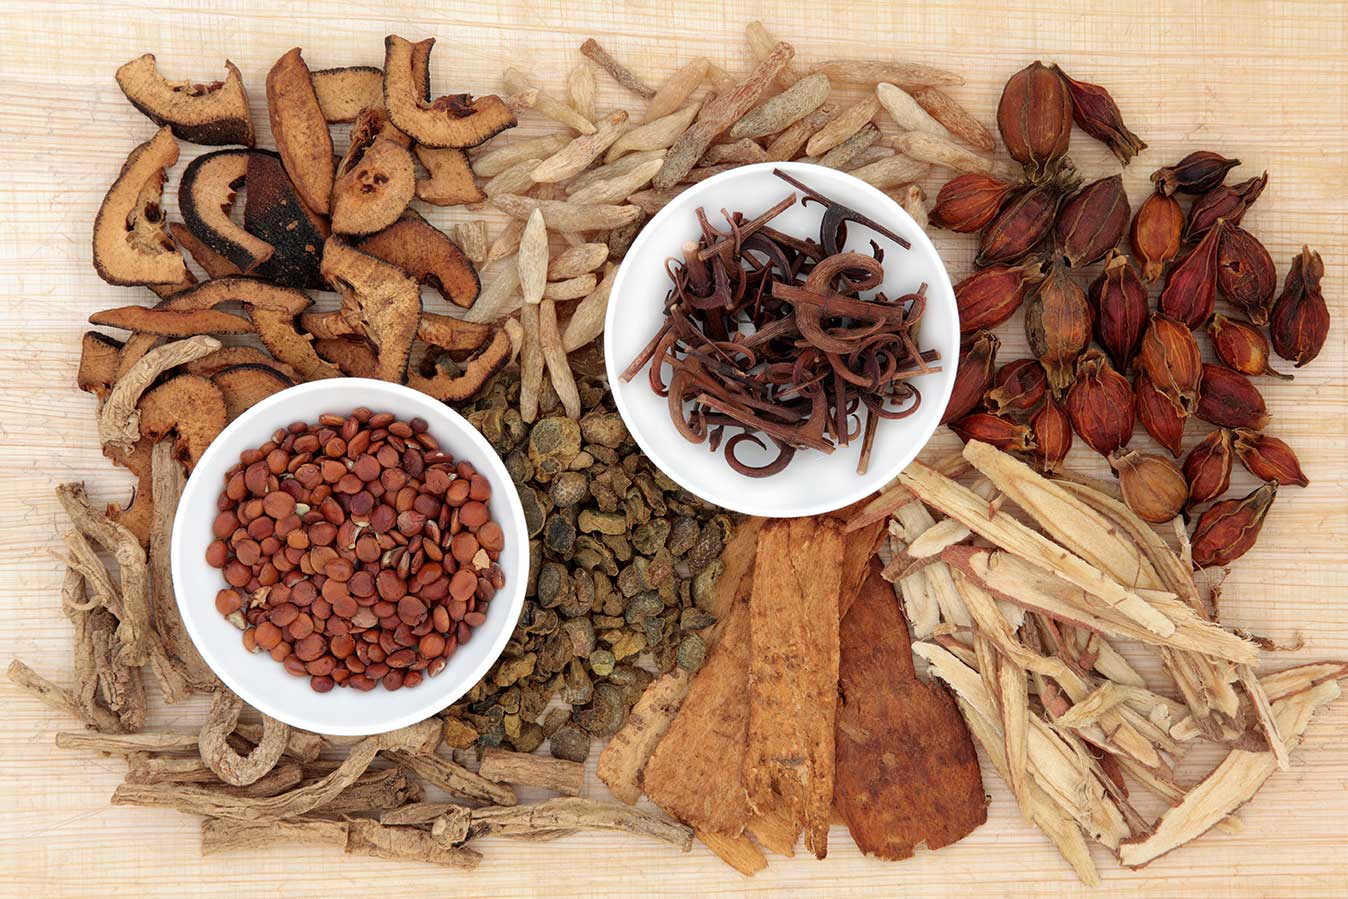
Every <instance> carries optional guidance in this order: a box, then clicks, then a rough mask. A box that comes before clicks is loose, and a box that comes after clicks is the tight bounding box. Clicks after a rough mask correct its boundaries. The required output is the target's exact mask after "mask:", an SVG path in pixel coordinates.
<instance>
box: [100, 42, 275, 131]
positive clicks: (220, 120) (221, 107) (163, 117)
mask: <svg viewBox="0 0 1348 899" xmlns="http://www.w3.org/2000/svg"><path fill="white" fill-rule="evenodd" d="M117 86H118V87H120V88H121V89H122V93H124V94H126V98H127V99H128V100H130V101H131V105H132V106H134V107H136V108H137V109H139V110H140V111H141V112H143V113H144V114H145V115H146V116H147V117H148V118H149V119H150V121H152V122H154V123H155V124H156V125H167V126H168V127H169V128H170V129H172V131H173V134H174V136H175V137H177V138H179V139H181V140H185V141H190V142H191V143H194V144H216V145H219V144H243V145H244V146H247V147H251V146H252V145H253V119H252V117H251V116H250V115H249V113H248V94H247V93H246V92H245V91H244V89H243V76H241V75H240V74H239V70H238V68H237V67H236V66H235V65H234V63H232V62H230V61H229V60H225V80H224V81H213V82H208V83H205V84H200V83H196V82H192V81H169V80H168V79H167V78H165V77H164V76H163V75H162V74H160V72H159V68H158V66H157V64H156V63H155V58H154V54H153V53H146V54H144V55H142V56H138V57H136V58H135V59H133V60H131V61H130V62H128V63H126V64H124V65H123V66H122V67H121V68H119V69H118V70H117Z"/></svg>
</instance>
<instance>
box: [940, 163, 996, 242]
mask: <svg viewBox="0 0 1348 899" xmlns="http://www.w3.org/2000/svg"><path fill="white" fill-rule="evenodd" d="M1014 187H1015V185H1012V184H1008V183H1006V182H1005V181H1002V180H1000V179H998V178H994V177H992V176H991V175H982V174H976V173H971V174H967V175H960V176H959V177H957V178H952V179H951V180H950V181H947V182H946V183H945V186H944V187H942V188H941V192H940V193H938V194H937V195H936V206H935V207H934V208H933V209H932V211H931V223H932V224H933V225H935V226H936V227H938V228H946V229H948V230H950V231H957V232H959V233H961V234H968V233H970V232H972V231H977V230H979V229H981V228H982V227H983V226H984V225H986V224H987V223H988V222H990V221H992V218H993V216H995V215H996V214H997V210H999V209H1001V208H1002V202H1003V201H1004V200H1005V199H1006V196H1007V194H1009V193H1011V191H1012V190H1013V189H1014Z"/></svg>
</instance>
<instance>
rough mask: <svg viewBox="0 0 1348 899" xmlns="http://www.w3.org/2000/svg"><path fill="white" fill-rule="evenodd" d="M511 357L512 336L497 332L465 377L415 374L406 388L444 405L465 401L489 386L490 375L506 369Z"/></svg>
mask: <svg viewBox="0 0 1348 899" xmlns="http://www.w3.org/2000/svg"><path fill="white" fill-rule="evenodd" d="M510 356H511V348H510V337H509V335H507V334H506V332H505V330H504V329H502V330H500V331H497V332H496V335H495V336H494V337H493V338H492V340H491V343H489V344H488V345H487V348H486V349H484V350H482V351H481V352H480V353H478V354H477V355H475V356H474V357H473V358H471V359H469V360H468V362H467V363H466V365H465V368H464V372H463V374H461V375H459V376H458V377H451V376H450V375H446V374H443V373H440V374H436V375H435V376H434V377H430V378H427V377H423V376H422V375H421V374H420V373H419V372H415V371H413V372H411V374H410V375H409V377H408V379H407V386H408V387H411V388H413V389H414V390H420V391H421V392H422V393H425V394H428V395H430V396H433V397H435V398H436V399H437V400H440V401H441V402H455V403H458V402H464V401H466V400H470V399H472V398H473V397H475V396H477V395H478V393H479V392H481V390H482V388H483V387H485V386H487V381H488V380H490V379H491V376H492V375H494V374H496V373H497V372H498V371H500V370H501V369H503V368H505V367H506V364H507V363H508V362H510Z"/></svg>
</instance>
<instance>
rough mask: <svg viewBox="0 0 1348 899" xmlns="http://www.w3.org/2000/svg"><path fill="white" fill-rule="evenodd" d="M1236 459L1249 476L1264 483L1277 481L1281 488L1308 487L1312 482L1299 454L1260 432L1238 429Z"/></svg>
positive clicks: (1282, 441) (1283, 443) (1285, 443)
mask: <svg viewBox="0 0 1348 899" xmlns="http://www.w3.org/2000/svg"><path fill="white" fill-rule="evenodd" d="M1235 446H1236V456H1237V458H1239V459H1240V464H1242V465H1244V466H1245V468H1246V470H1247V471H1249V473H1250V474H1252V475H1254V476H1255V477H1256V478H1258V479H1259V480H1261V481H1277V483H1278V486H1279V487H1291V486H1293V485H1296V486H1297V487H1306V486H1308V485H1309V484H1310V479H1309V478H1307V477H1306V475H1305V473H1304V472H1303V471H1302V470H1301V462H1300V461H1299V460H1298V459H1297V454H1296V453H1294V452H1293V451H1292V448H1291V447H1290V446H1288V445H1287V442H1286V441H1284V440H1279V439H1278V438H1277V437H1271V436H1269V435H1268V434H1265V433H1263V432H1261V431H1251V430H1248V429H1246V428H1238V429H1237V430H1236V444H1235Z"/></svg>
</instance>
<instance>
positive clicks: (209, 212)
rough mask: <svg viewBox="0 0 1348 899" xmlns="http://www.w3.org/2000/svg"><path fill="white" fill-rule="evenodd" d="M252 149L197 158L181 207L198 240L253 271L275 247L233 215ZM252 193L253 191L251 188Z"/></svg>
mask: <svg viewBox="0 0 1348 899" xmlns="http://www.w3.org/2000/svg"><path fill="white" fill-rule="evenodd" d="M251 155H252V154H251V153H250V152H249V151H248V150H216V151H215V152H213V153H205V154H203V155H201V156H198V157H197V158H196V159H193V160H192V162H191V163H190V164H189V165H188V166H187V170H186V171H185V172H183V178H182V181H181V182H180V183H179V185H178V208H179V210H180V211H181V212H182V216H183V222H184V223H185V224H186V225H187V229H188V230H189V231H191V232H192V234H193V236H195V237H196V238H197V239H198V240H200V241H201V242H202V243H204V244H205V245H206V246H208V247H210V248H211V250H212V251H214V252H215V253H218V254H220V255H221V256H223V257H225V258H226V259H228V260H229V261H230V263H231V264H233V265H234V266H236V267H237V268H238V269H239V271H241V272H244V273H251V272H252V271H253V270H255V269H256V268H257V267H258V266H260V265H262V264H263V263H264V262H266V261H267V260H268V259H270V258H271V256H272V253H274V252H275V248H274V247H272V245H271V244H269V243H268V242H267V241H265V240H263V239H262V238H261V237H258V236H257V235H256V234H252V233H250V232H249V231H248V230H246V229H245V228H244V227H243V226H241V225H239V224H238V223H237V222H235V221H234V219H233V218H231V217H230V209H231V208H232V207H233V205H234V198H235V196H236V194H237V192H238V190H239V188H241V187H243V186H244V184H245V182H246V180H247V178H248V157H249V156H251ZM250 192H251V191H250Z"/></svg>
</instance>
